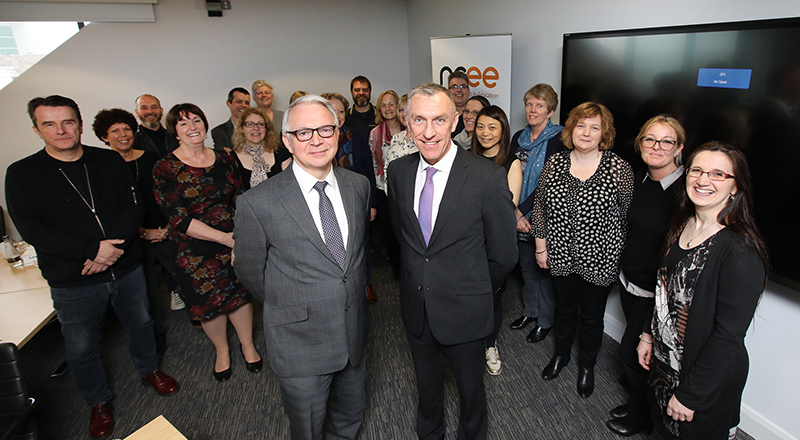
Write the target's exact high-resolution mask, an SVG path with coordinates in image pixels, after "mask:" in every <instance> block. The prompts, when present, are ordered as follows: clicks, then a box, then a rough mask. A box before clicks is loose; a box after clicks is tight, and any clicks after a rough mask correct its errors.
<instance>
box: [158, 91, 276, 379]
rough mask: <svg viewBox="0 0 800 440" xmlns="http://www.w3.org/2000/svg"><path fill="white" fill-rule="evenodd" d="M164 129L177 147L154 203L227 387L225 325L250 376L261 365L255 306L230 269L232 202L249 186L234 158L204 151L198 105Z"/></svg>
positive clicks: (173, 116) (163, 166) (184, 292)
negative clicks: (166, 224) (255, 335)
mask: <svg viewBox="0 0 800 440" xmlns="http://www.w3.org/2000/svg"><path fill="white" fill-rule="evenodd" d="M166 127H167V130H169V131H170V133H171V134H172V135H173V136H175V137H176V138H177V139H178V140H179V141H180V146H179V147H178V148H177V149H175V151H173V152H172V153H171V154H169V155H167V156H166V157H165V158H163V159H162V160H160V161H159V162H157V163H156V166H155V168H153V179H154V183H155V195H156V200H157V201H158V204H159V205H160V206H161V209H162V211H164V214H165V215H166V216H167V218H168V219H169V223H170V226H171V228H170V243H171V251H172V255H173V256H174V257H175V260H176V261H177V263H176V265H175V267H174V270H175V279H176V281H177V282H178V286H179V290H180V294H181V297H182V298H183V300H184V302H185V303H186V305H187V307H188V309H189V313H190V314H191V315H192V316H193V317H196V318H199V319H200V320H201V325H202V327H203V331H204V332H205V333H206V336H208V338H209V339H210V340H211V342H212V343H213V344H214V347H215V349H216V361H215V363H214V370H213V371H214V377H215V378H216V379H217V380H218V381H220V382H224V381H226V380H228V379H229V378H230V377H231V359H230V350H229V347H228V337H227V326H228V320H230V321H231V323H232V324H233V326H234V328H235V329H236V333H237V335H238V337H239V342H240V344H241V346H240V349H241V352H242V356H243V357H244V358H245V361H246V363H247V369H248V370H250V371H253V372H257V371H259V370H260V369H261V366H262V363H263V362H262V360H261V357H260V356H259V354H258V352H257V351H256V349H255V346H254V345H253V306H252V304H251V302H252V300H253V298H252V296H251V295H250V294H249V293H248V292H247V290H246V289H245V287H244V286H243V285H242V284H241V283H239V281H238V280H237V279H236V274H235V273H234V271H233V265H232V255H231V249H232V248H233V237H232V231H233V217H234V210H235V200H236V196H237V195H238V194H239V193H240V192H242V191H243V188H244V184H243V182H242V179H241V176H240V174H239V170H238V167H237V165H236V161H235V159H234V158H233V157H232V156H231V154H230V153H226V152H219V151H215V150H211V149H208V148H206V147H205V145H204V143H205V139H206V133H207V130H208V121H207V120H206V117H205V115H204V114H203V112H202V110H200V109H199V108H198V107H197V106H196V105H194V104H178V105H176V106H174V107H173V108H172V109H171V110H170V111H169V113H168V114H167V124H166Z"/></svg>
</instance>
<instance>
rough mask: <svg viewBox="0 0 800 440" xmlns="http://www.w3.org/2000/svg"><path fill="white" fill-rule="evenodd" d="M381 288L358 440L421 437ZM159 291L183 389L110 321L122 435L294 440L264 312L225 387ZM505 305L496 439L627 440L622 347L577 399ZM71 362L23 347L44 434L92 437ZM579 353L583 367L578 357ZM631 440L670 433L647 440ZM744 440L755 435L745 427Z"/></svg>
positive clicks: (398, 337) (391, 291)
mask: <svg viewBox="0 0 800 440" xmlns="http://www.w3.org/2000/svg"><path fill="white" fill-rule="evenodd" d="M373 286H374V288H375V290H376V292H377V293H378V298H379V300H378V302H377V303H376V304H373V305H371V306H370V307H369V311H370V333H369V345H368V348H367V359H368V363H367V384H366V385H367V408H366V412H365V414H364V422H363V425H362V428H361V431H360V438H362V439H413V438H416V435H415V432H414V425H415V417H416V399H417V393H416V389H415V385H414V369H413V365H412V362H411V355H410V354H409V351H408V344H407V342H406V340H405V333H404V330H403V324H402V322H401V320H400V305H399V301H398V284H397V282H396V281H395V279H394V277H393V276H392V272H391V269H390V268H389V265H388V263H386V261H385V259H383V258H382V257H379V258H375V265H374V271H373ZM161 293H162V295H161V297H162V304H161V307H162V310H163V314H164V319H165V323H166V326H167V329H168V348H167V352H166V354H165V355H164V356H163V357H162V360H161V368H162V369H163V371H164V372H165V373H167V374H169V375H171V376H173V377H175V378H176V379H177V380H178V381H179V383H180V386H181V388H180V390H179V391H178V392H176V393H174V395H172V396H169V397H161V396H158V395H157V394H156V393H155V392H153V390H152V389H151V388H148V387H144V386H142V385H141V383H140V381H139V378H138V377H137V374H136V371H135V369H134V367H133V364H132V362H131V360H130V356H129V355H128V354H127V343H126V336H125V331H124V328H123V327H122V326H121V325H120V324H119V322H117V321H116V319H114V318H113V314H112V315H111V316H112V317H111V318H109V319H108V320H107V322H106V325H105V326H104V328H103V339H102V341H101V346H100V351H101V355H102V358H103V362H104V365H105V368H106V373H107V376H108V382H109V386H110V387H111V391H112V393H113V394H114V399H113V401H112V402H113V407H114V416H115V420H116V425H115V428H114V432H113V438H124V437H126V436H128V435H130V434H131V433H133V432H134V431H136V430H137V429H138V428H140V427H141V426H143V425H145V424H146V423H147V422H149V421H150V420H152V419H153V418H155V417H157V416H158V415H164V417H166V419H167V420H169V421H170V422H171V423H172V424H173V425H174V426H175V427H176V428H177V429H178V430H180V431H181V432H182V433H183V434H184V435H185V436H186V437H187V438H189V439H193V440H206V439H215V440H217V439H286V438H289V423H288V420H287V418H286V416H285V414H284V412H283V408H282V406H281V398H280V390H279V387H278V381H277V377H276V376H275V374H274V373H273V372H272V370H270V369H269V367H268V359H266V354H265V352H264V350H263V347H264V334H263V323H262V322H261V319H260V317H261V307H260V305H258V304H256V312H255V313H256V316H257V318H256V319H255V339H256V346H257V347H258V348H259V350H260V352H261V354H262V355H263V356H264V358H265V361H267V362H265V368H264V370H263V371H262V372H261V373H258V374H253V373H250V372H248V371H247V370H246V369H245V364H244V360H243V359H242V357H241V356H240V355H239V354H237V353H236V352H237V351H238V350H239V345H238V341H237V339H236V335H235V332H234V331H233V328H232V327H229V332H228V336H229V340H230V342H231V351H232V368H233V377H232V378H231V380H230V381H228V382H225V383H219V382H217V381H216V380H214V379H213V378H212V368H213V359H214V349H213V346H212V345H211V343H210V342H209V341H208V339H207V338H206V337H205V335H204V334H203V332H202V330H201V329H200V328H199V327H194V326H192V325H190V323H189V319H188V316H187V314H186V312H170V311H169V307H168V295H167V293H166V291H163V292H161ZM503 306H504V309H505V310H504V318H503V327H502V329H501V331H500V335H499V338H498V349H499V352H500V358H501V360H502V362H503V371H502V373H501V374H500V375H498V376H490V375H488V374H487V375H486V376H485V383H486V391H487V399H488V406H489V435H488V437H489V439H497V440H500V439H502V440H510V439H534V438H536V439H543V440H564V439H575V440H580V439H609V440H619V439H621V437H619V436H617V435H615V434H613V433H611V432H610V431H608V430H607V429H606V427H605V424H604V423H605V421H606V419H607V418H608V411H609V410H610V409H611V408H613V407H616V406H617V405H619V404H621V403H622V402H624V401H625V397H626V396H625V392H624V390H623V388H622V386H621V385H620V384H619V383H618V381H617V379H618V378H619V377H620V375H621V374H622V370H621V367H620V366H619V362H618V356H617V354H616V351H617V347H618V343H617V342H615V341H614V340H613V339H612V338H610V337H609V336H608V335H606V336H605V337H604V339H603V344H602V349H601V352H600V356H599V358H598V363H597V366H596V368H595V371H596V388H595V392H594V394H593V395H592V396H591V397H590V398H588V399H582V398H581V397H579V396H578V394H577V392H576V391H575V381H576V379H577V374H578V371H577V370H578V368H577V365H576V362H571V363H570V364H569V365H568V366H567V367H565V369H564V370H563V371H562V373H561V375H560V376H559V377H558V378H557V379H555V380H553V381H549V382H545V381H544V380H542V378H541V376H540V373H541V370H542V368H543V367H544V366H545V365H546V364H547V362H548V360H549V358H550V356H551V354H552V352H553V341H552V336H549V337H548V338H547V339H545V340H544V341H542V342H540V343H538V344H530V343H527V342H526V341H525V336H526V335H527V333H528V331H527V330H517V331H514V330H511V329H509V327H508V324H509V323H510V322H511V321H513V320H514V319H516V318H517V317H519V316H520V314H521V312H522V306H521V300H520V282H519V279H518V277H515V276H512V277H511V278H510V279H509V282H508V287H507V290H506V292H505V294H504V298H503ZM573 349H574V348H573ZM63 356H64V343H63V339H62V337H61V334H60V327H59V325H58V323H57V322H55V323H52V324H50V325H48V326H47V327H45V328H44V329H43V330H42V331H41V332H40V333H39V334H38V335H36V336H35V337H34V338H33V339H32V340H31V341H30V342H29V343H28V344H27V345H26V346H25V347H23V348H22V350H21V357H22V363H23V367H24V369H25V375H26V380H27V383H28V387H29V393H30V395H31V396H33V397H34V398H36V402H37V406H36V410H35V418H36V423H37V426H38V429H39V436H40V438H41V439H88V438H90V437H89V434H88V422H89V409H88V408H87V406H86V404H85V403H84V401H83V400H82V399H81V397H80V395H79V394H78V392H77V390H76V389H75V385H74V382H73V380H72V377H71V375H70V373H69V371H67V372H66V373H65V374H64V375H63V376H61V377H57V378H51V377H50V374H51V373H52V371H53V370H54V369H55V368H56V367H57V366H58V365H59V363H60V362H61V360H62V359H63ZM572 357H573V359H577V355H576V354H575V353H573V356H572ZM445 392H446V396H445V398H446V400H445V405H446V419H447V436H446V438H447V439H454V438H455V432H456V427H457V423H458V396H457V391H456V387H455V381H454V379H453V377H452V375H449V374H448V375H447V376H446V383H445ZM631 438H633V439H648V438H652V439H658V438H660V437H659V436H657V435H655V434H654V435H652V436H648V435H645V434H640V435H637V436H634V437H631ZM736 438H737V440H747V439H751V438H752V437H750V436H748V435H746V434H745V433H743V432H741V431H740V432H739V434H738V435H737V437H736Z"/></svg>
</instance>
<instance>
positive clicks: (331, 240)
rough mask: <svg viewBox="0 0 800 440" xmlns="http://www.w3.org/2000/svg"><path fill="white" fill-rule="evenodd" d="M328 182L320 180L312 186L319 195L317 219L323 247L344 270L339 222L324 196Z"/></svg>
mask: <svg viewBox="0 0 800 440" xmlns="http://www.w3.org/2000/svg"><path fill="white" fill-rule="evenodd" d="M327 185H328V182H326V181H324V180H320V181H319V182H317V183H315V184H314V189H315V190H317V192H318V193H319V218H320V220H322V235H324V240H325V246H328V250H329V251H331V254H332V255H333V258H335V259H336V262H337V263H339V267H341V268H342V270H344V262H345V256H346V255H347V254H346V253H345V250H344V240H343V239H342V230H341V229H339V222H338V221H337V220H336V212H334V211H333V203H331V199H329V198H328V196H327V195H325V187H326V186H327Z"/></svg>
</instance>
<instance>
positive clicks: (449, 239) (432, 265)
mask: <svg viewBox="0 0 800 440" xmlns="http://www.w3.org/2000/svg"><path fill="white" fill-rule="evenodd" d="M406 115H407V116H406V117H407V121H408V130H409V132H410V133H411V136H412V137H413V139H414V143H415V144H416V146H417V148H418V149H419V153H415V154H412V155H410V156H406V157H404V158H401V159H397V160H395V161H394V162H392V164H391V173H389V186H388V188H389V209H390V213H391V217H392V221H393V222H394V230H395V233H396V234H397V238H398V240H399V241H400V307H401V317H402V319H403V324H404V325H405V328H406V338H407V339H408V345H409V348H410V349H411V356H412V358H413V361H414V370H415V372H416V379H417V391H418V393H419V407H418V410H417V435H418V436H419V438H420V439H426V440H427V439H442V438H444V436H445V422H444V374H445V358H446V359H447V360H449V361H450V366H451V368H452V371H453V375H454V376H455V379H456V384H457V386H458V391H459V394H460V397H461V399H460V400H461V409H460V411H461V414H460V419H459V426H458V439H459V440H466V439H484V438H486V432H487V410H486V391H485V389H484V385H483V373H484V365H485V348H486V336H488V335H489V333H490V332H491V331H492V327H493V310H494V308H493V295H496V294H498V292H499V290H500V287H501V286H502V284H503V281H504V280H505V278H506V276H507V275H508V273H509V272H510V271H511V269H512V268H513V267H514V264H516V262H517V238H516V237H517V234H516V227H515V221H514V203H513V202H512V199H511V192H510V191H509V189H508V181H507V177H506V172H505V169H503V168H502V167H499V166H497V165H496V164H494V163H493V162H492V161H489V160H486V159H484V158H482V157H479V156H477V155H475V154H472V153H470V152H467V151H465V150H463V149H461V148H458V147H457V146H455V144H453V143H452V141H451V140H450V133H451V132H452V131H453V130H454V129H455V127H456V124H457V123H458V121H457V120H456V106H455V103H454V102H453V97H452V96H451V95H450V92H448V91H447V89H445V88H444V87H442V86H440V85H438V84H425V85H422V86H419V87H417V88H415V89H414V90H412V91H411V92H410V93H409V94H408V109H407V113H406Z"/></svg>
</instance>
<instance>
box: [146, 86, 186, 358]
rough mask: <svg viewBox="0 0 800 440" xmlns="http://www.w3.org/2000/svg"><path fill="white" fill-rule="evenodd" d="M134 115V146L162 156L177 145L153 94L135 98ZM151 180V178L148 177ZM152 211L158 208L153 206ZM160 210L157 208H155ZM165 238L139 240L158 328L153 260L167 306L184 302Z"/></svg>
mask: <svg viewBox="0 0 800 440" xmlns="http://www.w3.org/2000/svg"><path fill="white" fill-rule="evenodd" d="M134 113H136V118H138V119H139V129H138V130H136V134H134V135H133V145H134V148H137V149H140V150H145V151H153V152H155V153H156V154H158V156H159V157H164V156H166V155H167V154H169V153H172V151H173V150H175V149H176V148H178V140H177V139H176V138H175V137H173V136H170V134H169V133H168V132H167V130H166V129H165V128H164V126H163V125H161V117H162V116H163V115H164V109H163V108H162V107H161V101H159V100H158V98H156V97H155V96H153V95H149V94H144V95H141V96H139V97H138V98H136V109H135V110H134ZM149 180H151V181H152V179H149ZM143 196H144V197H147V198H148V199H152V197H153V196H152V194H143ZM152 211H157V210H156V209H153V210H152ZM158 213H160V211H158ZM158 213H155V214H152V216H153V217H150V220H151V223H161V225H160V226H163V227H164V228H166V227H167V225H166V219H165V218H163V217H162V216H160V215H159V214H158ZM153 219H158V222H153V221H152V220H153ZM167 248H168V246H167V242H166V241H159V242H154V243H151V242H149V241H146V240H142V251H143V252H144V254H143V256H142V267H143V268H144V276H145V279H146V281H147V294H148V295H150V315H151V316H152V317H153V322H154V323H156V324H159V325H156V327H155V328H156V329H157V330H158V329H159V328H160V327H161V325H160V321H161V313H160V312H159V311H158V301H157V298H156V296H155V292H156V289H157V278H156V273H155V264H156V261H158V262H159V263H160V264H161V267H163V268H164V271H163V274H164V282H165V283H166V285H167V289H169V298H170V300H169V308H170V310H183V309H185V308H186V304H184V303H183V300H182V299H181V297H180V295H179V294H178V286H177V284H175V280H174V278H173V277H172V257H170V256H169V253H168V251H167ZM165 337H166V336H165V333H161V332H158V331H157V332H156V338H157V340H158V341H159V347H160V348H159V349H160V350H163V348H164V347H165V345H162V341H163V339H160V338H165ZM163 344H166V342H163Z"/></svg>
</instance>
